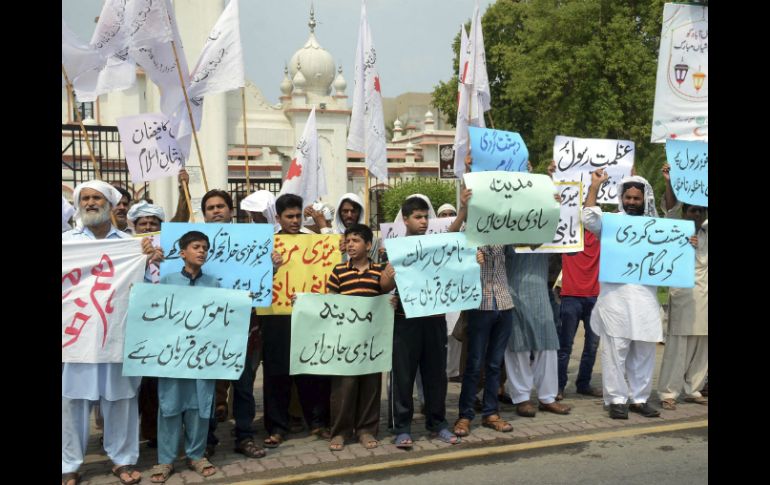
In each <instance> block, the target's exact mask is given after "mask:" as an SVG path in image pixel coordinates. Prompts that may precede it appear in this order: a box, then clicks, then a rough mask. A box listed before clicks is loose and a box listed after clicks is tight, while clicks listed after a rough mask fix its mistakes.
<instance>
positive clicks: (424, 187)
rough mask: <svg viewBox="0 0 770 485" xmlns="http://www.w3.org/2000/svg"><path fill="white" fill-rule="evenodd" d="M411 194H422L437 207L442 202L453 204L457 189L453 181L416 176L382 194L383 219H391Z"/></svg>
mask: <svg viewBox="0 0 770 485" xmlns="http://www.w3.org/2000/svg"><path fill="white" fill-rule="evenodd" d="M412 194H423V195H425V196H427V197H428V198H429V199H430V202H431V204H433V208H434V209H438V208H439V207H440V206H441V205H442V204H447V203H449V204H452V205H456V204H455V199H456V197H457V189H456V188H455V184H454V182H440V181H437V180H435V179H433V180H431V179H425V178H417V179H414V180H410V181H409V182H404V183H403V184H401V185H398V186H396V187H393V188H390V189H388V190H387V191H385V193H384V194H383V195H382V209H383V212H384V213H385V220H386V221H388V222H390V221H393V220H394V219H395V218H396V216H397V215H398V211H399V210H401V204H403V203H404V201H405V200H406V198H407V196H410V195H412Z"/></svg>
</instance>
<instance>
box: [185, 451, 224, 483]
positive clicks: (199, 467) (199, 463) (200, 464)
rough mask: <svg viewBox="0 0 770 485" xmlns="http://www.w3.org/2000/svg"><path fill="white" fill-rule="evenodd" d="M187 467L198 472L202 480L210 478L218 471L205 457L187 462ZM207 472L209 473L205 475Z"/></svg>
mask: <svg viewBox="0 0 770 485" xmlns="http://www.w3.org/2000/svg"><path fill="white" fill-rule="evenodd" d="M187 466H189V467H190V469H191V470H195V471H196V472H198V475H200V476H202V477H204V478H205V477H210V476H211V475H213V474H215V473H216V472H217V471H218V470H217V467H215V466H214V465H213V464H212V463H211V462H210V461H209V460H208V458H206V457H205V456H204V457H203V458H201V459H200V460H187ZM207 470H209V471H210V473H206V471H207Z"/></svg>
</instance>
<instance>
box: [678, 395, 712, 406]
mask: <svg viewBox="0 0 770 485" xmlns="http://www.w3.org/2000/svg"><path fill="white" fill-rule="evenodd" d="M684 402H692V403H695V404H700V405H702V406H708V404H709V400H708V399H706V398H705V397H703V396H695V397H686V398H684Z"/></svg>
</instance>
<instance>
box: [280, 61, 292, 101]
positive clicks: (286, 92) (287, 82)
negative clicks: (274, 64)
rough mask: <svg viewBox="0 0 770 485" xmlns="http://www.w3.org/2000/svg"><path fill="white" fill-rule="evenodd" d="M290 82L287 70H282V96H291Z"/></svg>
mask: <svg viewBox="0 0 770 485" xmlns="http://www.w3.org/2000/svg"><path fill="white" fill-rule="evenodd" d="M291 88H292V86H291V80H290V79H289V68H288V67H284V68H283V81H281V92H282V93H283V95H284V96H288V95H290V94H291Z"/></svg>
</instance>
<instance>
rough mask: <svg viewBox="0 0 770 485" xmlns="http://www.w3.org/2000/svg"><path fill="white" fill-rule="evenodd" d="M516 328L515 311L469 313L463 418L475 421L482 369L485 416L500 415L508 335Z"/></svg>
mask: <svg viewBox="0 0 770 485" xmlns="http://www.w3.org/2000/svg"><path fill="white" fill-rule="evenodd" d="M512 330H513V316H512V310H502V311H501V310H491V311H483V310H470V311H469V312H468V329H467V333H468V336H467V338H466V340H467V342H468V358H467V361H466V365H465V371H464V373H463V386H462V390H461V391H460V403H459V405H460V417H461V418H466V419H470V420H473V418H474V417H475V413H474V412H473V401H474V397H475V396H476V389H477V387H476V386H477V383H478V381H479V379H480V373H481V369H482V368H483V369H484V371H485V372H484V374H485V383H484V406H483V408H482V415H483V416H485V417H486V416H491V415H493V414H497V411H498V405H497V391H498V387H499V385H500V368H501V366H502V362H503V354H504V352H505V348H506V347H507V346H508V338H509V337H510V336H511V331H512Z"/></svg>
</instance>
